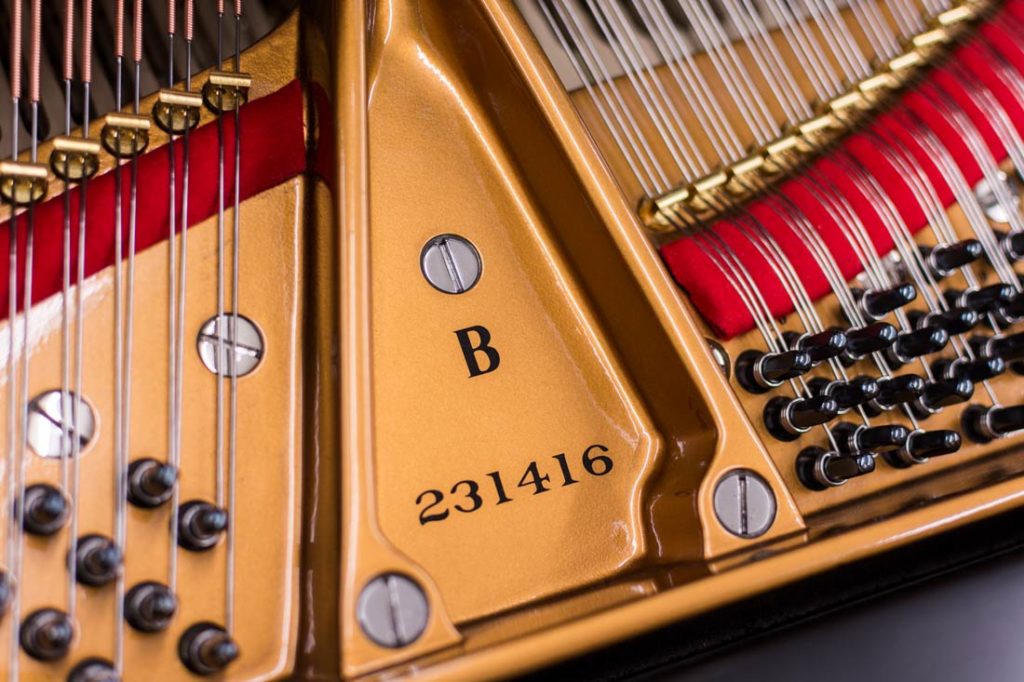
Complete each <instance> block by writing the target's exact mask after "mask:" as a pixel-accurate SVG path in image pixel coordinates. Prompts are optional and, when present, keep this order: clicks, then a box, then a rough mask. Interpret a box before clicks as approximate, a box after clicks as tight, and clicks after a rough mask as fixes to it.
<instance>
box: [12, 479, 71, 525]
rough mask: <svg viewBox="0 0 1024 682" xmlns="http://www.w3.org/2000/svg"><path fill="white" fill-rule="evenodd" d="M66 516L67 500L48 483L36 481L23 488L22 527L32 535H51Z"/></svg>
mask: <svg viewBox="0 0 1024 682" xmlns="http://www.w3.org/2000/svg"><path fill="white" fill-rule="evenodd" d="M67 518H68V501H67V500H66V499H65V498H64V496H63V495H62V494H61V492H60V491H59V490H57V489H56V488H54V487H53V486H52V485H50V484H48V483H36V484H34V485H30V486H29V487H28V488H27V489H26V490H25V511H24V522H23V525H24V528H25V531H26V532H28V533H31V534H32V535H53V534H54V533H56V532H57V531H59V530H60V529H61V528H63V527H64V523H65V522H66V521H67Z"/></svg>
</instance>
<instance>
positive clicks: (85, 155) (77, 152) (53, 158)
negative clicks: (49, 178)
mask: <svg viewBox="0 0 1024 682" xmlns="http://www.w3.org/2000/svg"><path fill="white" fill-rule="evenodd" d="M50 168H51V169H52V170H53V172H54V175H56V176H57V177H58V178H60V179H61V180H63V181H65V182H81V181H82V180H86V179H88V178H91V177H92V176H94V175H96V171H98V170H99V168H100V143H99V141H98V140H91V139H89V138H84V137H72V136H70V135H61V136H60V137H57V138H55V139H54V140H53V151H52V152H50Z"/></svg>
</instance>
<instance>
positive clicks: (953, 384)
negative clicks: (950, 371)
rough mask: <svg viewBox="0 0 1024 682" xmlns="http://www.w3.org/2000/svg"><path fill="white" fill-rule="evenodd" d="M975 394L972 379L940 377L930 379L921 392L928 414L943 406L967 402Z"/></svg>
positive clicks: (925, 411)
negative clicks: (935, 379)
mask: <svg viewBox="0 0 1024 682" xmlns="http://www.w3.org/2000/svg"><path fill="white" fill-rule="evenodd" d="M973 395H974V384H973V383H971V381H970V379H963V378H961V379H939V380H937V381H929V382H928V385H927V386H925V388H924V393H922V394H921V399H920V401H919V402H920V403H921V406H922V407H923V408H924V414H921V415H919V416H922V417H923V416H926V415H927V414H929V413H932V412H938V411H939V410H940V409H942V408H943V407H949V406H950V405H958V404H960V403H964V402H967V401H968V400H970V399H971V396H973Z"/></svg>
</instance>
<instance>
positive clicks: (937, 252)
mask: <svg viewBox="0 0 1024 682" xmlns="http://www.w3.org/2000/svg"><path fill="white" fill-rule="evenodd" d="M982 253H984V249H983V248H982V246H981V242H979V241H978V240H977V239H964V240H963V241H959V242H955V243H953V244H941V245H939V246H936V247H935V248H934V249H931V250H928V251H927V258H928V265H930V266H931V270H932V274H934V275H936V276H938V277H946V276H947V275H949V274H950V273H952V272H953V271H954V270H956V269H957V268H962V267H964V266H965V265H970V264H971V263H973V262H974V261H976V260H978V259H979V258H981V254H982Z"/></svg>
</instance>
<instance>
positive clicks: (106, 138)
mask: <svg viewBox="0 0 1024 682" xmlns="http://www.w3.org/2000/svg"><path fill="white" fill-rule="evenodd" d="M149 125H150V123H149V119H148V118H146V117H145V116H139V115H137V114H121V113H113V114H107V116H106V118H105V119H104V121H103V130H102V131H101V132H100V140H101V141H102V142H103V147H104V148H105V149H106V150H107V151H108V152H110V153H111V154H113V155H114V156H116V157H118V158H127V157H130V156H134V155H136V154H141V153H142V152H144V151H146V147H148V146H149Z"/></svg>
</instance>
